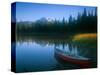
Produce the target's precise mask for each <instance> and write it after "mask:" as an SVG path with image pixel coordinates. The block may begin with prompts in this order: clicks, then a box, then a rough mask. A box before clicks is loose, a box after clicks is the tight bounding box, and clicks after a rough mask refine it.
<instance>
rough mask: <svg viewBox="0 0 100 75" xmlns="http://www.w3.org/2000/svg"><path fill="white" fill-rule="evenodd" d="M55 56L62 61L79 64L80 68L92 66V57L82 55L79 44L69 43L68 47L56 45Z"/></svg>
mask: <svg viewBox="0 0 100 75" xmlns="http://www.w3.org/2000/svg"><path fill="white" fill-rule="evenodd" d="M55 58H56V59H57V60H60V62H65V63H72V64H76V65H79V66H80V68H89V67H90V66H91V62H90V61H91V59H90V58H87V57H84V56H81V55H80V54H79V52H78V48H77V46H71V48H70V47H69V45H68V44H67V45H66V47H63V46H58V47H57V46H56V47H55Z"/></svg>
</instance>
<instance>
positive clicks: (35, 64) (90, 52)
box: [16, 37, 96, 72]
mask: <svg viewBox="0 0 100 75" xmlns="http://www.w3.org/2000/svg"><path fill="white" fill-rule="evenodd" d="M66 44H69V46H70V44H72V45H75V44H73V43H71V42H69V40H68V39H62V38H61V39H55V38H49V39H48V38H47V37H46V38H45V37H42V38H38V39H37V38H34V37H29V38H27V37H26V38H25V37H24V38H19V39H18V40H17V42H16V71H17V72H30V71H33V72H34V71H50V70H66V69H78V68H81V67H80V66H79V65H76V64H72V63H69V62H68V63H67V62H66V63H63V62H60V61H59V59H57V58H56V55H55V46H66ZM76 46H77V47H78V52H79V54H81V55H82V56H85V57H88V58H92V59H96V48H95V47H94V48H93V47H88V46H85V45H76ZM94 52H95V53H94Z"/></svg>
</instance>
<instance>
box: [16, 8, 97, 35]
mask: <svg viewBox="0 0 100 75" xmlns="http://www.w3.org/2000/svg"><path fill="white" fill-rule="evenodd" d="M16 29H17V33H19V34H20V33H21V34H24V33H64V34H65V33H86V32H88V33H91V32H95V33H96V32H97V9H96V8H95V11H91V12H90V11H87V10H86V9H84V11H83V13H78V15H77V18H75V17H72V15H70V17H69V19H68V20H66V19H65V17H64V18H63V19H62V20H56V19H55V20H52V21H47V20H46V19H45V18H42V19H41V20H37V21H35V22H16Z"/></svg>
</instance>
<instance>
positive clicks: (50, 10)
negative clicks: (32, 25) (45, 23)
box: [16, 2, 95, 21]
mask: <svg viewBox="0 0 100 75" xmlns="http://www.w3.org/2000/svg"><path fill="white" fill-rule="evenodd" d="M84 8H86V10H87V11H89V12H91V11H93V12H94V11H95V7H89V6H73V5H58V4H39V3H25V2H17V3H16V20H17V21H36V20H38V19H41V18H43V17H45V18H47V19H53V20H54V19H57V20H62V19H63V17H64V18H65V19H67V20H68V18H69V16H70V15H72V17H75V18H76V17H77V15H78V13H82V12H83V11H84Z"/></svg>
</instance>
